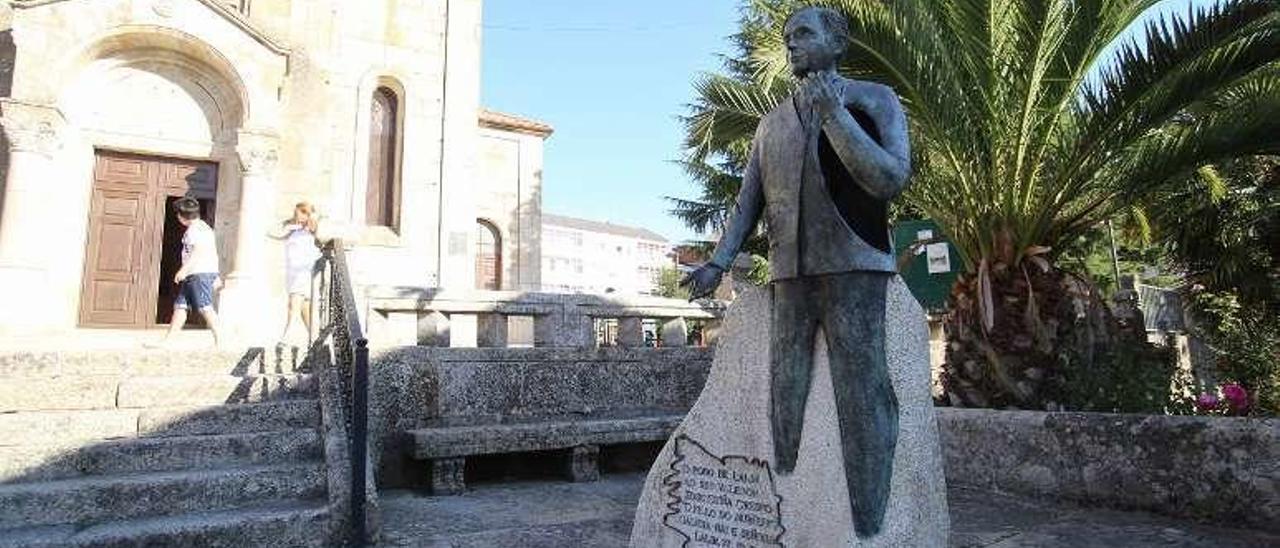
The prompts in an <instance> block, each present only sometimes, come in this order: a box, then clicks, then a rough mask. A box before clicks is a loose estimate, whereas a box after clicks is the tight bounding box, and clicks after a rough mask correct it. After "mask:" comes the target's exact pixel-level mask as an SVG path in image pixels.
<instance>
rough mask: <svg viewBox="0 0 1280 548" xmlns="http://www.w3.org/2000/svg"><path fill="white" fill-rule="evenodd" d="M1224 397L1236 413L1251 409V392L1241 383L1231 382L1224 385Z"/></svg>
mask: <svg viewBox="0 0 1280 548" xmlns="http://www.w3.org/2000/svg"><path fill="white" fill-rule="evenodd" d="M1222 397H1223V398H1226V400H1227V405H1228V406H1230V407H1231V411H1233V412H1235V413H1241V414H1242V413H1244V412H1245V411H1247V410H1248V409H1249V392H1248V391H1247V390H1245V389H1244V387H1243V386H1240V384H1239V383H1234V382H1233V383H1231V384H1228V385H1226V386H1223V387H1222Z"/></svg>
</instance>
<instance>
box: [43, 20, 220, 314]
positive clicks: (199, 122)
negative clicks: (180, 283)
mask: <svg viewBox="0 0 1280 548" xmlns="http://www.w3.org/2000/svg"><path fill="white" fill-rule="evenodd" d="M171 41H172V40H171V37H166V38H165V44H166V45H169V46H172V45H173V44H170V43H169V42H171ZM238 91H239V90H238V89H237V85H236V84H235V83H232V82H231V81H229V79H228V78H226V77H225V75H224V74H223V73H222V72H221V71H219V70H216V69H214V68H212V67H209V66H208V65H205V64H203V63H202V62H200V61H198V60H196V59H194V58H191V57H186V56H184V55H182V54H181V52H180V51H174V50H173V49H166V48H159V47H154V46H147V45H146V44H145V43H143V44H138V43H135V44H134V45H133V47H130V48H123V49H114V48H106V49H103V50H101V51H100V52H99V56H98V57H97V58H96V59H95V60H93V61H91V62H89V63H87V64H86V66H85V67H84V69H83V70H82V72H81V74H80V75H79V77H78V78H77V79H76V81H75V82H74V83H73V84H72V85H70V86H69V87H68V88H67V89H66V90H65V92H64V94H63V97H62V99H61V101H60V104H61V106H62V109H63V111H64V112H65V114H66V117H67V120H68V123H69V125H71V126H72V127H73V128H74V129H75V130H76V131H77V133H78V135H79V139H78V141H79V146H78V147H77V148H78V149H80V152H78V153H77V155H78V156H79V157H83V158H84V161H85V162H86V163H87V164H89V165H91V166H92V167H91V168H89V169H88V170H86V171H90V172H91V175H88V174H86V175H87V178H89V179H90V181H91V185H92V186H91V189H90V193H89V195H90V203H89V208H88V209H89V210H88V215H87V217H88V219H87V227H86V246H85V254H84V265H83V277H82V285H81V297H80V310H79V324H80V325H84V326H96V327H146V326H150V325H155V324H159V323H167V322H168V321H169V317H170V315H171V313H172V303H173V297H174V292H175V291H176V285H175V284H174V283H173V276H174V274H175V273H176V272H177V270H178V267H179V266H180V262H181V260H180V258H179V257H180V252H181V239H182V236H183V228H182V227H181V225H180V224H178V223H177V221H176V218H175V217H174V212H173V209H172V203H173V202H174V201H176V200H177V199H178V198H181V197H183V196H189V197H192V198H196V199H197V200H199V201H200V202H201V205H202V216H203V217H204V219H205V220H206V222H209V223H210V224H211V225H213V226H215V231H216V230H217V226H218V225H217V224H215V223H214V221H215V218H216V217H217V216H218V214H217V212H218V207H219V203H220V202H221V201H222V200H219V196H220V195H223V194H224V193H225V188H224V187H225V186H226V185H223V184H221V183H222V182H224V181H225V180H226V177H224V176H223V175H224V173H223V171H224V170H222V169H220V168H221V164H222V163H224V162H223V161H224V160H226V159H227V158H228V157H234V147H235V136H236V132H237V130H238V129H239V123H240V115H241V112H242V103H241V100H240V95H241V94H240V93H239V92H238ZM139 97H145V98H146V100H145V101H140V100H138V98H139ZM144 151H145V152H144ZM228 171H231V172H233V173H234V172H236V171H237V170H235V169H229V170H228ZM237 182H238V181H237ZM218 236H219V239H220V240H226V239H227V238H226V235H225V234H222V233H219V234H218ZM220 255H222V253H220Z"/></svg>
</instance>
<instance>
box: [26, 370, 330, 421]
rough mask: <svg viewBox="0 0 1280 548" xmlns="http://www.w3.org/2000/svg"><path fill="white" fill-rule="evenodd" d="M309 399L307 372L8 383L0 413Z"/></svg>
mask: <svg viewBox="0 0 1280 548" xmlns="http://www.w3.org/2000/svg"><path fill="white" fill-rule="evenodd" d="M315 396H316V382H315V376H314V375H311V374H309V373H298V374H287V375H275V374H250V375H243V376H236V375H196V374H192V375H173V376H133V377H117V376H89V377H80V376H64V377H52V378H8V379H3V383H0V413H4V412H12V411H53V410H93V409H130V408H148V407H166V406H178V405H218V404H227V403H257V402H264V401H274V400H285V399H299V398H314V397H315Z"/></svg>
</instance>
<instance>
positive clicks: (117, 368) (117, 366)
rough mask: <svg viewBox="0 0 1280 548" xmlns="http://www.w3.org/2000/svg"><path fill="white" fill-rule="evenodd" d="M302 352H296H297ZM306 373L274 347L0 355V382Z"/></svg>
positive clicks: (294, 359) (298, 359)
mask: <svg viewBox="0 0 1280 548" xmlns="http://www.w3.org/2000/svg"><path fill="white" fill-rule="evenodd" d="M300 352H301V350H300ZM304 370H305V367H304V364H303V363H302V360H301V357H300V356H293V355H292V354H291V353H290V352H287V351H286V352H285V353H284V355H277V354H276V351H275V349H273V348H269V349H261V348H254V349H249V350H247V351H245V352H212V351H200V352H192V351H180V350H146V351H120V350H108V351H78V352H76V351H73V352H14V351H9V352H0V378H48V377H61V376H66V377H71V376H79V377H84V376H112V375H115V376H139V375H183V374H191V373H203V374H211V373H221V374H224V375H232V376H239V375H250V374H287V373H299V372H303V371H304Z"/></svg>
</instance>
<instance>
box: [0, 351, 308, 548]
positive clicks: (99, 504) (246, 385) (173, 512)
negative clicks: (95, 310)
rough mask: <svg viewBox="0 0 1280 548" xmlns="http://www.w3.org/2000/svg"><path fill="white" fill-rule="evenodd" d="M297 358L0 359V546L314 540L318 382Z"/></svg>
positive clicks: (131, 355)
mask: <svg viewBox="0 0 1280 548" xmlns="http://www.w3.org/2000/svg"><path fill="white" fill-rule="evenodd" d="M298 363H299V361H298V360H295V359H293V357H288V359H274V357H271V356H264V354H263V352H262V351H261V350H250V351H249V352H245V353H217V352H202V351H170V352H166V351H145V352H144V351H67V352H13V351H10V352H0V548H2V547H5V546H112V547H116V546H246V545H258V544H270V545H272V546H322V545H325V544H326V543H327V541H328V540H329V539H331V538H332V534H331V530H330V529H331V527H332V523H333V520H332V516H331V515H330V513H329V507H328V498H327V493H328V475H327V473H326V469H325V462H326V459H325V446H326V444H325V440H324V436H323V429H322V425H323V421H322V412H321V411H322V410H321V406H320V401H319V399H318V398H319V386H318V383H319V379H318V376H316V375H314V374H312V373H309V372H306V371H304V370H303V369H304V368H301V367H298Z"/></svg>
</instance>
